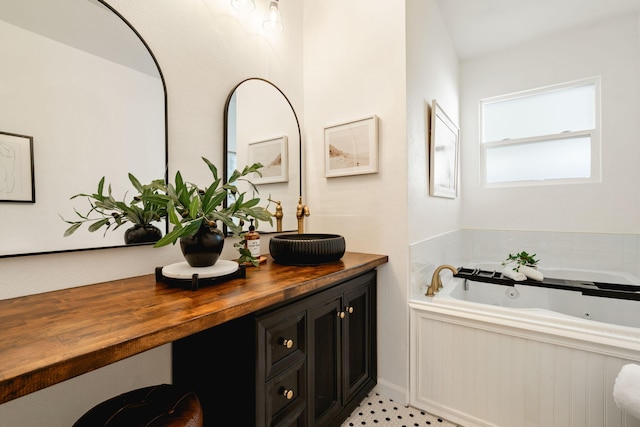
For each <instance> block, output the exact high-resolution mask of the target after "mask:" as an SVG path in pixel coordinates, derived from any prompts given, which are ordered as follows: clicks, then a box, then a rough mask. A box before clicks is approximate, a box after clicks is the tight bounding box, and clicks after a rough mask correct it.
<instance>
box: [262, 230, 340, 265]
mask: <svg viewBox="0 0 640 427" xmlns="http://www.w3.org/2000/svg"><path fill="white" fill-rule="evenodd" d="M269 252H270V254H271V256H272V257H273V259H274V260H275V261H276V262H277V263H279V264H285V265H299V266H305V265H306V266H313V265H320V264H326V263H329V262H334V261H338V260H339V259H340V258H342V256H343V255H344V253H345V240H344V237H343V236H341V235H338V234H327V233H302V234H281V235H278V236H274V237H272V238H271V239H270V241H269Z"/></svg>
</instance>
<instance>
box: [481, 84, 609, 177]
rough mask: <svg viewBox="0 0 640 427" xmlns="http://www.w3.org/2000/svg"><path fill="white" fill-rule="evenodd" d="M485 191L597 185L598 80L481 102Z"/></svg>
mask: <svg viewBox="0 0 640 427" xmlns="http://www.w3.org/2000/svg"><path fill="white" fill-rule="evenodd" d="M480 135H481V153H482V154H481V158H482V166H483V173H482V176H483V178H484V184H485V186H487V187H503V186H525V185H537V184H566V183H584V182H597V181H600V79H599V78H591V79H587V80H580V81H577V82H571V83H565V84H561V85H555V86H552V87H546V88H541V89H534V90H530V91H526V92H520V93H515V94H510V95H504V96H500V97H496V98H488V99H483V100H481V101H480Z"/></svg>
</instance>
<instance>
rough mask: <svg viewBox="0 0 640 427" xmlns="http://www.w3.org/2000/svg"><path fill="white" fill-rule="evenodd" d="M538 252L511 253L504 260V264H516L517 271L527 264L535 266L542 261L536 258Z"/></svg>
mask: <svg viewBox="0 0 640 427" xmlns="http://www.w3.org/2000/svg"><path fill="white" fill-rule="evenodd" d="M535 256H536V254H531V255H530V254H528V253H527V252H525V251H522V252H518V253H516V254H509V256H508V257H507V258H506V259H505V260H504V261H502V265H505V266H506V265H511V264H515V265H516V266H515V270H516V271H517V270H518V269H519V268H520V266H523V265H526V266H529V267H535V266H536V265H538V262H540V260H538V259H535Z"/></svg>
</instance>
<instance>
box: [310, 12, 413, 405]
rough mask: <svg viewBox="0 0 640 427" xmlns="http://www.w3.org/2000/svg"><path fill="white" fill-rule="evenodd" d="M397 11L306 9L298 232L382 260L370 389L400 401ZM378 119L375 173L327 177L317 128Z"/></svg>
mask: <svg viewBox="0 0 640 427" xmlns="http://www.w3.org/2000/svg"><path fill="white" fill-rule="evenodd" d="M404 16H405V10H404V8H403V2H398V3H397V4H396V3H394V4H393V7H391V5H390V3H389V2H383V1H374V2H372V1H368V0H351V1H347V2H345V1H342V0H325V1H321V2H317V1H311V2H306V3H305V8H304V36H305V37H304V96H305V108H304V110H305V115H306V119H305V122H304V133H305V136H304V138H305V151H306V152H305V157H304V158H305V179H306V192H305V194H306V200H304V202H305V203H307V204H308V205H309V207H310V210H311V216H310V217H309V218H308V219H307V220H306V221H307V228H306V231H312V232H332V233H338V234H342V235H344V236H345V239H346V245H347V250H348V251H352V252H368V253H379V254H386V255H389V260H390V263H389V264H388V265H385V266H382V267H381V268H380V269H379V275H378V327H379V329H378V361H379V362H378V382H379V384H380V385H381V386H383V387H386V389H387V390H386V394H387V395H393V396H397V397H398V398H399V399H403V400H405V401H406V382H407V378H406V377H407V366H408V361H407V360H406V359H407V355H408V352H407V348H408V347H407V345H408V341H407V332H408V331H407V326H408V322H407V318H408V317H407V304H406V292H407V290H406V283H407V280H408V267H407V265H408V247H407V242H406V236H407V222H406V218H407V186H406V177H407V172H406V171H407V150H406V143H405V141H406V126H405V117H406V103H405V89H406V87H405V65H404V64H405V49H404V44H405V40H404V26H405V23H404ZM373 114H375V115H377V116H378V117H379V126H380V127H379V159H380V165H379V172H378V173H377V174H369V175H358V176H347V177H338V178H325V176H324V174H325V169H324V167H325V165H324V161H323V160H322V159H323V158H324V155H323V153H324V134H323V131H324V128H325V127H327V126H332V125H336V124H340V123H345V122H348V121H352V120H357V119H361V118H364V117H367V116H371V115H373Z"/></svg>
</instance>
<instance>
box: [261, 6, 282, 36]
mask: <svg viewBox="0 0 640 427" xmlns="http://www.w3.org/2000/svg"><path fill="white" fill-rule="evenodd" d="M262 26H263V27H264V29H265V30H268V31H282V28H283V27H282V19H281V18H280V6H279V3H278V0H269V7H268V9H267V13H266V15H265V16H264V22H263V23H262Z"/></svg>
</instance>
